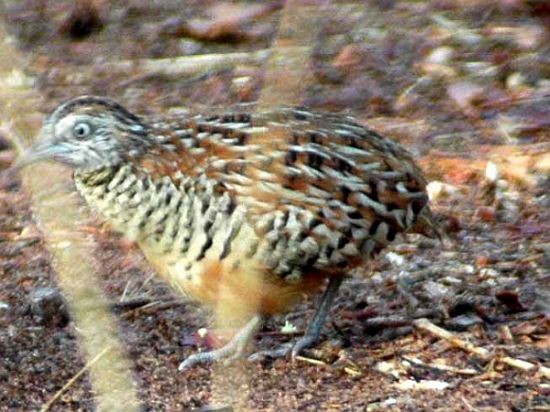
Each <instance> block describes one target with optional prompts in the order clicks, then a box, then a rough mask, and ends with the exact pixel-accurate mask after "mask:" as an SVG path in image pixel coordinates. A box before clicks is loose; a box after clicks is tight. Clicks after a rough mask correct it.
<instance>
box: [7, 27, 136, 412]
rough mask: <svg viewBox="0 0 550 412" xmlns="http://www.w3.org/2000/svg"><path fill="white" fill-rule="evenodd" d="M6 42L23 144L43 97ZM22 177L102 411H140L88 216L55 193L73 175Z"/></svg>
mask: <svg viewBox="0 0 550 412" xmlns="http://www.w3.org/2000/svg"><path fill="white" fill-rule="evenodd" d="M0 24H1V23H0ZM7 40H8V39H7V35H6V32H5V29H4V27H3V26H1V25H0V42H1V43H2V44H1V47H0V84H1V85H2V87H1V91H0V123H1V125H2V128H3V129H4V130H5V131H8V132H9V133H10V134H11V137H12V140H14V145H15V147H17V148H21V147H23V146H25V144H24V142H30V141H32V140H33V138H34V136H36V135H37V132H38V128H39V125H40V121H41V116H39V114H38V110H37V108H38V107H39V105H40V104H41V103H42V99H41V98H40V96H39V95H38V94H37V93H36V92H35V91H33V90H32V79H29V78H28V77H26V76H25V74H24V73H23V72H22V70H21V68H22V67H25V64H24V59H23V57H22V56H21V55H19V54H18V52H17V51H16V50H15V49H14V48H13V47H12V46H11V44H10V43H9V42H8V41H7ZM22 177H23V184H24V187H25V189H26V190H28V192H29V193H30V194H31V197H32V208H33V211H34V214H35V218H36V220H37V223H38V225H39V227H40V229H41V230H42V232H43V233H44V238H45V243H46V247H47V249H48V251H49V252H50V254H51V256H52V262H51V263H52V266H53V268H54V270H55V271H56V273H57V275H58V283H59V286H60V287H61V289H62V291H63V295H64V296H65V298H66V300H67V302H68V306H69V311H70V314H71V318H72V319H73V320H74V323H75V327H76V330H77V332H78V334H79V340H80V346H81V348H82V349H83V353H84V356H85V358H86V359H85V363H87V364H88V367H89V374H90V378H91V384H92V392H93V393H94V394H95V396H96V402H97V407H98V410H100V411H137V410H139V402H138V399H137V395H136V385H135V382H134V379H133V377H132V373H131V370H130V367H131V364H130V362H129V361H128V359H127V358H126V356H125V354H124V350H123V347H122V345H121V343H120V342H119V340H118V338H117V330H116V326H115V324H114V322H113V320H112V318H111V315H110V312H109V307H108V302H107V299H106V297H105V296H104V294H103V293H102V291H101V289H100V287H99V282H98V278H97V275H96V273H95V270H94V267H95V266H96V263H95V261H94V259H93V251H94V244H93V242H92V241H91V240H90V239H87V238H85V237H84V234H83V232H82V231H80V230H79V227H78V225H79V222H82V221H83V220H84V219H85V218H84V217H83V214H82V213H81V211H80V209H81V207H80V205H79V203H78V199H77V197H76V196H74V195H71V194H70V193H60V191H58V193H55V195H54V196H52V195H51V192H52V190H51V188H52V187H55V188H57V187H59V188H62V187H67V186H68V185H67V182H69V181H70V179H71V177H70V174H69V173H68V171H67V170H66V169H63V168H62V167H61V166H58V165H54V164H39V165H36V166H33V167H32V168H29V169H25V170H23V171H22ZM48 193H50V194H48ZM90 360H94V362H90ZM51 395H52V396H54V394H53V393H52V394H51ZM46 405H48V404H46ZM48 406H49V405H48Z"/></svg>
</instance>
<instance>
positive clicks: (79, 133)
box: [73, 122, 92, 139]
mask: <svg viewBox="0 0 550 412" xmlns="http://www.w3.org/2000/svg"><path fill="white" fill-rule="evenodd" d="M91 132H92V128H91V127H90V125H89V124H88V123H85V122H79V123H77V124H75V125H74V127H73V136H74V137H75V138H76V139H83V138H85V137H88V136H89V135H90V133H91Z"/></svg>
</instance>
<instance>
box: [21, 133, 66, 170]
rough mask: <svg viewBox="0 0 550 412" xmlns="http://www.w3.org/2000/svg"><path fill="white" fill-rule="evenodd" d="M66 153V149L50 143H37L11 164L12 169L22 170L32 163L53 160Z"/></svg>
mask: <svg viewBox="0 0 550 412" xmlns="http://www.w3.org/2000/svg"><path fill="white" fill-rule="evenodd" d="M67 152H68V150H67V148H66V147H64V146H63V145H60V144H55V143H54V142H52V141H48V140H45V141H40V140H39V141H38V142H37V143H35V144H34V145H33V146H31V147H29V148H28V149H26V150H25V151H24V152H23V153H22V154H21V156H20V157H19V158H18V159H17V160H16V161H15V163H14V164H13V166H12V167H13V168H14V169H17V170H19V169H22V168H24V167H25V166H28V165H30V164H32V163H36V162H39V161H41V160H52V159H53V160H55V159H56V158H58V157H59V156H62V155H64V154H66V153H67Z"/></svg>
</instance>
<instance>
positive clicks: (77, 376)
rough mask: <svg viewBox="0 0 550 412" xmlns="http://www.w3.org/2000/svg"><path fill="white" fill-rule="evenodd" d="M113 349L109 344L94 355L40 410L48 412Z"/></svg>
mask: <svg viewBox="0 0 550 412" xmlns="http://www.w3.org/2000/svg"><path fill="white" fill-rule="evenodd" d="M111 349H112V346H107V347H106V348H105V349H103V350H102V351H101V352H99V353H98V354H97V355H96V356H94V357H93V358H92V359H90V360H89V361H88V363H86V365H84V367H83V368H82V369H80V370H79V371H78V372H77V373H76V374H75V375H74V376H73V377H72V378H71V379H69V381H68V382H67V383H66V384H65V385H63V387H62V388H61V389H59V390H58V391H57V392H56V393H55V395H54V396H53V397H52V398H51V399H50V400H49V401H48V402H47V403H46V404H45V405H44V406H42V408H41V409H40V412H47V411H48V410H49V409H50V407H51V406H52V405H53V404H54V403H55V401H57V400H58V399H59V398H60V397H61V395H63V393H64V392H65V391H66V390H67V389H69V388H70V387H71V386H72V385H73V384H74V383H75V382H76V381H77V380H78V379H79V378H80V377H81V376H82V375H83V374H84V372H86V371H87V370H88V369H89V368H90V367H91V366H92V365H93V364H94V363H96V362H97V361H98V360H100V359H101V358H102V357H103V356H104V355H105V354H106V353H107V352H109V351H110V350H111Z"/></svg>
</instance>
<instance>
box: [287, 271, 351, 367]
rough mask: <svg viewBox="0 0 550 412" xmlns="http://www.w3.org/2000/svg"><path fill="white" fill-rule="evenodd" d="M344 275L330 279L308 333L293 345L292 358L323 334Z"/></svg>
mask: <svg viewBox="0 0 550 412" xmlns="http://www.w3.org/2000/svg"><path fill="white" fill-rule="evenodd" d="M342 280H343V277H341V276H335V277H331V278H330V279H329V282H328V285H327V288H326V289H325V292H324V293H323V296H322V297H321V302H320V303H319V306H318V307H317V310H316V311H315V315H313V319H311V321H310V322H309V325H308V327H307V330H306V333H305V335H304V336H302V337H301V338H300V339H298V341H297V342H296V344H295V345H294V346H293V347H292V358H293V359H294V358H295V357H296V356H298V355H299V354H300V353H301V352H302V350H304V349H306V348H309V347H311V346H312V345H313V344H315V343H316V342H317V341H318V340H319V336H321V330H322V329H323V325H324V324H325V320H326V318H327V315H328V312H329V310H330V307H331V306H332V302H333V301H334V298H335V297H336V295H338V289H340V285H341V284H342Z"/></svg>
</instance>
